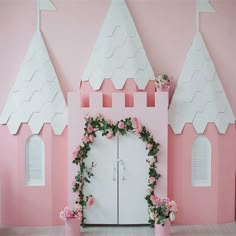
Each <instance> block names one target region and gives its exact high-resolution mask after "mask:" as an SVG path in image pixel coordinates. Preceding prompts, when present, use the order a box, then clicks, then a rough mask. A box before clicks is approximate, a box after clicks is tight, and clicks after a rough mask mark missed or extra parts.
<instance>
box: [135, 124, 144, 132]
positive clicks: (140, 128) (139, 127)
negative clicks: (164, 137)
mask: <svg viewBox="0 0 236 236" xmlns="http://www.w3.org/2000/svg"><path fill="white" fill-rule="evenodd" d="M142 129H143V127H142V125H140V124H137V125H136V132H137V133H138V134H140V133H141V132H142Z"/></svg>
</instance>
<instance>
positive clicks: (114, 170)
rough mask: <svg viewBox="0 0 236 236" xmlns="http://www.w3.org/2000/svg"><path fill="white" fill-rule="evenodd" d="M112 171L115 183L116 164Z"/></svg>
mask: <svg viewBox="0 0 236 236" xmlns="http://www.w3.org/2000/svg"><path fill="white" fill-rule="evenodd" d="M112 171H113V177H112V181H113V182H114V181H116V164H115V163H114V164H113V167H112Z"/></svg>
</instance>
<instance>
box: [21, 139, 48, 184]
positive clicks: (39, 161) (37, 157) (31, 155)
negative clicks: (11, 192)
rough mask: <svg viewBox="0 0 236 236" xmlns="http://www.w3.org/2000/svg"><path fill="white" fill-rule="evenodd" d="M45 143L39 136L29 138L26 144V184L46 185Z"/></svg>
mask: <svg viewBox="0 0 236 236" xmlns="http://www.w3.org/2000/svg"><path fill="white" fill-rule="evenodd" d="M44 156H45V154H44V142H43V140H42V139H41V137H40V136H38V135H32V136H31V137H29V138H28V139H27V141H26V144H25V184H26V185H28V186H44V185H45V164H44Z"/></svg>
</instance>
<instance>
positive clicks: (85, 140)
mask: <svg viewBox="0 0 236 236" xmlns="http://www.w3.org/2000/svg"><path fill="white" fill-rule="evenodd" d="M83 141H84V143H87V142H88V141H89V138H88V135H87V134H85V135H84V137H83Z"/></svg>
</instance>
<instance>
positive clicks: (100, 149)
mask: <svg viewBox="0 0 236 236" xmlns="http://www.w3.org/2000/svg"><path fill="white" fill-rule="evenodd" d="M116 159H117V139H116V138H113V139H107V138H106V137H102V135H101V133H100V132H98V133H97V137H96V138H95V141H94V143H93V144H92V145H91V150H90V151H89V153H88V158H87V159H86V164H87V165H88V166H90V165H91V163H92V161H94V162H95V167H94V168H93V174H94V176H93V177H92V178H91V183H86V184H85V187H84V193H85V194H86V195H90V194H91V195H93V196H94V205H93V206H91V207H90V206H87V207H86V209H85V211H84V213H85V217H86V220H85V224H117V168H116V165H117V163H116Z"/></svg>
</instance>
